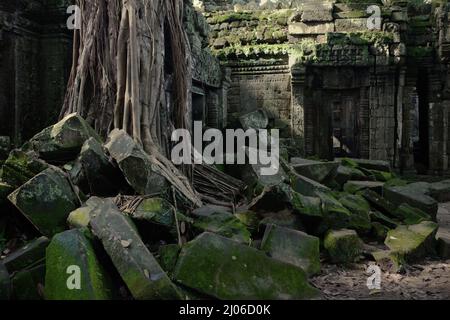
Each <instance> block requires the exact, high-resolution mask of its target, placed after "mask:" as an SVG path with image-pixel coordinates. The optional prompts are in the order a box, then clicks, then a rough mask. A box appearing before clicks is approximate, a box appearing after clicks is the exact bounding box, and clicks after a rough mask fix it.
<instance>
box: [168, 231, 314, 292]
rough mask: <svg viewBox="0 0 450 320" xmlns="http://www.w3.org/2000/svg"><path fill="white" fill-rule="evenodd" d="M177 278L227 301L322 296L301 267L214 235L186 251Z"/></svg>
mask: <svg viewBox="0 0 450 320" xmlns="http://www.w3.org/2000/svg"><path fill="white" fill-rule="evenodd" d="M174 278H175V279H176V280H177V281H178V282H179V283H180V284H182V285H183V286H186V287H188V288H191V289H194V290H196V291H199V292H201V293H203V294H206V295H208V296H211V297H214V298H217V299H223V300H296V299H309V298H314V297H316V296H317V294H318V292H317V290H316V289H314V288H313V287H311V286H310V284H309V283H308V281H307V276H306V274H305V272H304V271H303V270H302V269H301V268H299V267H296V266H294V265H292V264H288V263H284V262H281V261H279V260H276V259H272V258H270V257H268V256H267V255H266V254H265V253H264V252H262V251H258V250H256V249H253V248H250V247H248V246H245V245H241V244H239V243H237V242H235V241H233V240H230V239H227V238H224V237H221V236H218V235H215V234H212V233H204V234H202V235H201V236H199V237H198V238H197V239H195V240H194V241H192V242H190V243H189V244H187V245H186V246H185V247H184V248H183V250H182V252H181V254H180V257H179V258H178V263H177V266H176V268H175V273H174Z"/></svg>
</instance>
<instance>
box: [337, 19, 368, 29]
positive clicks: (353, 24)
mask: <svg viewBox="0 0 450 320" xmlns="http://www.w3.org/2000/svg"><path fill="white" fill-rule="evenodd" d="M334 24H335V26H336V32H359V31H367V30H368V28H367V19H361V18H357V19H336V20H335V21H334Z"/></svg>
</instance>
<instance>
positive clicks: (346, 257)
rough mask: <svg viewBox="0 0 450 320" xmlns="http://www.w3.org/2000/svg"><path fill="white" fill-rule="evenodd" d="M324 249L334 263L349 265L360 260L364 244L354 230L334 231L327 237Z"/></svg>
mask: <svg viewBox="0 0 450 320" xmlns="http://www.w3.org/2000/svg"><path fill="white" fill-rule="evenodd" d="M324 247H325V249H326V250H327V253H328V255H329V257H330V260H331V261H332V262H333V263H338V264H347V263H353V262H355V261H357V260H358V259H359V257H360V255H361V253H362V251H363V242H362V241H361V239H360V238H359V237H358V234H357V233H356V231H354V230H347V229H342V230H333V231H330V232H328V234H327V235H326V237H325V240H324Z"/></svg>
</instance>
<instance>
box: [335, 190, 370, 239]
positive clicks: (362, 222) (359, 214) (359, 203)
mask: <svg viewBox="0 0 450 320" xmlns="http://www.w3.org/2000/svg"><path fill="white" fill-rule="evenodd" d="M339 202H340V203H341V204H342V205H343V206H344V207H345V208H347V209H348V210H349V211H350V212H351V216H350V217H349V223H348V227H349V228H352V229H355V230H358V231H360V232H363V233H368V232H370V230H371V229H372V224H371V221H370V204H369V203H368V202H367V201H366V200H365V199H364V198H363V197H362V196H358V195H345V196H343V197H341V198H339Z"/></svg>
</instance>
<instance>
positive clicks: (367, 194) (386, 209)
mask: <svg viewBox="0 0 450 320" xmlns="http://www.w3.org/2000/svg"><path fill="white" fill-rule="evenodd" d="M360 194H361V196H363V197H364V199H366V200H367V201H368V202H369V203H370V205H371V206H372V207H373V208H374V209H376V210H378V211H380V212H382V213H383V214H388V215H390V216H391V217H395V216H396V215H395V211H396V210H397V207H398V206H396V205H394V204H393V203H391V202H389V201H388V200H386V199H385V198H383V197H382V196H381V195H380V194H379V193H376V192H375V191H373V190H369V189H366V190H363V191H362V192H361V193H360Z"/></svg>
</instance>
